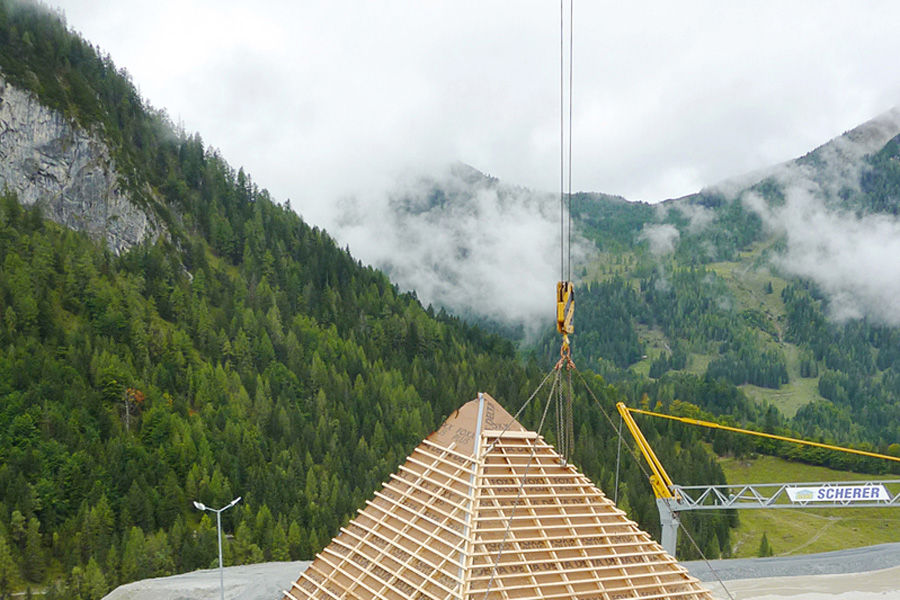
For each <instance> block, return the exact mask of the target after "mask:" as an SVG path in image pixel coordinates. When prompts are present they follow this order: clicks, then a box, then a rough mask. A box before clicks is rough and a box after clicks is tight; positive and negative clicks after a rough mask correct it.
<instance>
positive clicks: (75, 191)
mask: <svg viewBox="0 0 900 600" xmlns="http://www.w3.org/2000/svg"><path fill="white" fill-rule="evenodd" d="M3 189H8V190H10V191H13V192H15V193H16V194H17V195H18V198H19V202H21V203H22V204H24V205H26V206H32V205H34V204H35V203H40V205H41V207H42V208H43V210H44V215H45V216H46V217H47V218H50V219H52V220H53V221H55V222H57V223H59V224H61V225H64V226H66V227H69V228H71V229H75V230H79V231H86V232H88V233H89V234H90V235H91V236H92V237H94V238H95V239H98V240H105V241H106V244H107V245H108V247H109V248H110V249H111V250H112V251H113V252H116V253H120V252H122V251H124V250H127V249H128V248H130V247H131V246H133V245H135V244H138V243H140V242H142V241H143V240H145V239H148V238H149V239H155V238H157V237H158V236H159V233H160V231H161V227H160V225H159V224H158V223H157V221H156V219H155V218H154V217H153V216H152V215H149V214H148V213H147V212H146V211H144V210H143V209H142V208H141V207H139V206H137V205H135V204H134V203H133V202H132V201H131V199H130V197H129V194H128V193H127V191H126V190H124V189H123V186H122V179H121V177H120V175H119V173H118V172H117V171H116V166H115V161H114V160H113V158H112V156H111V153H110V149H109V147H108V146H107V144H106V143H105V142H104V140H103V139H102V137H101V136H100V135H98V134H96V133H91V132H88V131H85V130H83V129H81V128H78V127H76V126H73V125H72V123H71V122H70V121H69V120H68V119H67V118H66V117H65V116H64V115H62V114H60V113H59V112H57V111H54V110H51V109H49V108H47V107H46V106H44V105H43V104H41V103H40V102H39V101H38V100H37V98H35V97H34V95H33V94H31V93H30V92H26V91H23V90H21V89H18V88H16V87H14V86H13V85H11V84H10V83H8V82H7V81H6V80H5V79H4V78H3V77H2V75H0V191H2V190H3Z"/></svg>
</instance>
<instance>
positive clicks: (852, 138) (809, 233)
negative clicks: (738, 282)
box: [723, 109, 900, 326]
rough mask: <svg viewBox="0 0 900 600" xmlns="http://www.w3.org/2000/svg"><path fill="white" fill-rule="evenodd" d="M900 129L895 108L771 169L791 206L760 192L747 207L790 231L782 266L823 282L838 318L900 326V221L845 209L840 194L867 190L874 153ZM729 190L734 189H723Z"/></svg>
mask: <svg viewBox="0 0 900 600" xmlns="http://www.w3.org/2000/svg"><path fill="white" fill-rule="evenodd" d="M898 134H900V110H896V109H895V110H893V111H890V112H888V113H886V114H884V115H882V116H880V117H879V118H877V119H875V120H874V121H872V122H869V123H867V124H865V125H863V126H860V127H859V128H857V129H855V130H853V131H851V132H848V133H847V134H846V135H844V136H842V137H841V138H838V139H836V140H834V141H833V142H831V143H829V144H826V145H825V146H823V147H821V148H819V149H818V150H816V151H815V152H814V156H813V157H812V158H813V160H805V161H793V162H791V163H786V164H783V165H780V166H779V167H777V168H774V169H772V170H769V172H768V173H766V175H768V176H769V177H772V178H773V179H774V180H775V181H777V182H778V183H779V184H781V186H782V187H783V190H784V203H783V204H777V203H776V204H768V203H767V202H766V201H765V200H763V199H762V198H761V197H759V196H758V195H756V194H754V193H746V194H744V195H743V202H744V205H745V206H746V207H747V208H749V209H750V210H753V211H755V212H756V213H758V214H759V215H760V216H761V217H762V218H763V221H764V223H765V224H766V226H767V227H768V228H769V229H770V230H773V231H774V232H776V233H778V234H781V235H783V236H784V240H785V243H786V249H785V251H784V252H783V253H782V254H781V255H779V256H776V257H775V258H774V259H773V261H774V264H775V265H776V266H777V267H778V268H780V269H781V270H782V271H784V272H785V273H786V274H788V275H793V276H797V277H804V278H808V279H810V280H812V281H813V282H815V283H816V284H817V285H818V286H819V287H820V288H821V289H822V290H823V291H824V292H825V294H826V295H827V296H828V299H829V314H830V317H831V318H833V319H835V320H837V321H839V322H841V321H846V320H851V319H861V318H868V319H869V320H871V321H873V322H875V323H881V324H885V325H891V326H900V219H898V218H897V217H896V216H894V215H889V214H879V213H870V212H864V211H853V210H849V209H847V208H846V207H842V206H841V205H840V203H839V201H838V194H840V193H842V192H844V191H846V190H852V191H859V188H860V178H861V176H862V174H863V173H864V172H865V171H866V169H867V168H869V167H868V165H867V163H866V162H865V161H864V160H863V159H864V157H865V156H866V155H867V154H871V153H872V152H875V151H877V150H880V149H881V148H882V147H883V146H884V144H885V143H886V142H887V141H889V140H890V139H891V138H893V137H894V136H896V135H898ZM723 189H727V187H726V188H723Z"/></svg>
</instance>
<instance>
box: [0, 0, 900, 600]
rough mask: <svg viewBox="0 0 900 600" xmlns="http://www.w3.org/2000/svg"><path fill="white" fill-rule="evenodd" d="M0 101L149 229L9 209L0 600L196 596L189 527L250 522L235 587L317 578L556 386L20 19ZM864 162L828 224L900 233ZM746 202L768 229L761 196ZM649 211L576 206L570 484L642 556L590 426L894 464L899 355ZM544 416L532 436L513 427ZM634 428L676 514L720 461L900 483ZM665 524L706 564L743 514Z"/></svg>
mask: <svg viewBox="0 0 900 600" xmlns="http://www.w3.org/2000/svg"><path fill="white" fill-rule="evenodd" d="M0 76H2V78H3V79H4V80H5V81H6V82H7V83H9V84H10V85H13V86H15V87H17V88H19V89H21V90H26V91H28V92H30V93H31V94H33V95H34V97H35V98H37V99H38V100H39V101H40V102H41V103H42V104H44V105H46V106H47V107H49V108H51V109H53V110H55V111H58V112H59V113H60V114H62V115H64V117H65V118H66V120H67V121H68V122H69V123H70V124H71V125H72V126H74V127H77V128H80V129H81V130H84V131H89V132H91V133H93V134H95V135H97V136H99V137H100V138H101V139H102V140H103V141H104V142H105V143H106V145H107V146H108V147H109V148H110V152H111V156H112V157H113V161H114V163H115V168H116V170H117V171H118V173H119V176H120V181H119V183H120V184H121V187H122V188H123V189H126V190H128V193H129V197H130V199H131V200H132V202H133V203H134V204H135V205H137V206H139V207H141V209H142V210H144V211H146V212H147V213H148V214H149V215H150V216H151V217H152V220H153V221H154V222H155V223H158V224H159V232H158V233H159V235H158V236H157V237H155V238H154V239H152V240H147V241H145V242H143V243H142V244H139V245H137V246H134V247H132V248H130V249H129V250H127V251H125V252H123V253H121V254H116V253H114V252H112V251H110V250H109V249H108V248H107V247H106V245H105V241H104V240H102V239H92V238H91V237H89V236H88V235H87V234H85V233H80V232H77V231H73V230H70V229H66V228H64V227H62V226H60V225H58V224H56V223H54V222H52V221H51V220H49V219H47V218H45V207H44V206H43V205H42V204H41V202H38V203H37V204H35V205H34V206H30V207H25V206H23V205H22V204H21V203H20V202H19V199H18V198H17V197H16V196H15V194H14V193H12V192H10V191H9V190H5V191H4V190H0V598H3V597H7V596H8V595H9V594H10V593H12V592H15V591H22V592H25V591H26V590H33V591H35V592H38V591H40V592H44V593H45V597H46V598H51V599H53V598H81V599H83V600H88V599H92V600H93V599H97V598H101V597H102V596H103V595H104V594H106V593H107V592H108V591H110V590H111V589H112V588H113V587H114V586H116V585H119V584H121V583H125V582H128V581H133V580H137V579H142V578H147V577H153V576H160V575H167V574H173V573H179V572H185V571H190V570H194V569H198V568H208V567H210V566H213V565H214V564H216V557H217V547H216V527H215V522H214V520H212V519H210V516H209V513H205V512H200V511H198V510H196V509H195V508H194V507H193V505H192V502H193V501H199V502H202V503H204V504H206V505H208V506H212V507H219V506H223V505H225V504H227V503H229V502H230V501H231V500H232V499H233V498H235V497H237V496H241V497H242V500H241V502H240V503H239V504H237V505H236V506H235V507H234V508H233V509H231V510H229V511H227V512H225V513H224V514H223V525H224V530H225V532H226V534H227V538H226V542H225V548H224V551H225V562H226V564H228V565H235V564H244V563H252V562H259V561H268V560H290V559H293V560H296V559H308V558H311V557H312V556H313V555H314V554H315V553H316V552H317V551H318V550H320V549H321V548H322V547H323V546H324V545H325V544H327V543H328V541H329V540H330V539H331V538H332V536H334V535H335V534H336V533H337V531H338V529H339V527H341V526H342V525H344V524H346V523H347V522H348V521H349V519H351V518H353V516H354V515H355V513H356V510H357V509H358V508H360V507H361V506H363V504H364V502H365V500H366V499H368V498H370V497H371V496H372V494H373V493H374V491H376V490H377V489H378V488H379V486H380V484H381V482H383V481H385V480H386V479H387V478H388V477H389V476H390V474H391V473H393V472H394V471H395V470H396V468H397V466H398V465H399V464H400V463H401V462H402V461H403V460H404V459H405V457H406V456H407V454H408V453H409V452H410V451H411V450H412V449H413V448H414V447H415V446H416V445H417V444H418V443H419V442H420V441H421V440H422V438H423V437H425V436H426V435H428V434H429V433H430V432H432V431H433V430H434V429H435V428H436V427H437V426H438V425H440V423H441V422H442V421H443V420H444V419H445V418H446V417H447V416H448V415H450V414H451V413H452V412H453V411H455V410H456V409H457V408H459V406H461V405H462V404H463V403H465V402H467V401H468V400H470V399H472V398H473V397H475V395H476V394H477V392H479V391H486V392H488V393H490V394H491V395H492V396H494V397H495V398H497V399H498V400H499V401H500V402H501V403H502V404H503V405H504V406H506V407H507V409H508V410H510V412H511V413H515V412H516V411H517V409H518V408H519V407H520V406H522V404H523V403H524V402H525V401H526V399H528V398H529V397H530V396H531V395H532V392H534V391H535V389H536V388H537V386H538V385H539V384H540V382H541V381H542V380H543V379H544V377H545V375H546V374H547V372H548V371H549V370H550V368H551V367H552V365H553V363H554V362H555V360H556V359H557V358H558V356H559V354H558V351H559V338H558V335H557V334H556V333H555V332H553V331H549V332H547V334H546V335H543V336H541V337H539V339H538V340H537V341H529V342H527V343H526V342H524V341H522V340H512V339H510V336H513V337H514V336H515V335H522V331H524V330H523V328H522V327H521V326H517V325H510V326H508V327H505V326H504V327H501V326H496V327H494V329H495V330H497V331H505V332H506V333H507V334H508V336H507V337H504V336H502V335H497V334H495V333H491V332H489V331H487V330H486V329H485V328H483V327H479V326H476V325H472V324H471V323H469V322H466V321H464V320H462V319H460V318H458V317H456V316H454V315H452V314H449V313H448V312H446V311H445V310H443V309H440V308H438V309H435V308H433V307H432V306H423V305H422V304H421V303H420V302H419V300H418V299H417V297H416V295H415V294H414V293H405V292H402V291H400V290H399V289H398V287H397V286H395V285H393V284H392V283H391V281H390V280H389V279H388V277H387V276H386V275H385V274H384V273H382V272H380V271H378V270H376V269H374V268H372V267H369V266H365V265H363V264H361V263H360V262H359V261H358V260H356V259H355V258H354V257H353V256H351V254H350V253H349V251H348V250H346V249H341V248H340V247H339V246H338V245H337V244H336V243H335V241H334V240H333V239H332V238H331V237H330V236H329V234H328V233H327V232H325V231H323V230H321V229H319V228H317V227H314V226H311V225H310V224H307V223H305V222H304V221H303V220H302V219H301V218H300V217H299V216H298V215H297V214H296V213H295V212H294V211H293V210H292V209H291V206H290V202H289V201H284V202H283V203H281V202H279V201H278V199H275V198H272V197H271V196H270V194H269V193H268V192H267V191H266V190H265V189H264V188H262V187H260V186H259V185H258V184H257V183H256V182H254V180H253V179H252V177H251V176H250V174H248V173H246V172H245V171H244V170H243V169H242V168H235V167H233V166H232V165H230V164H229V163H228V162H227V157H223V156H222V155H221V154H220V153H219V152H218V151H217V150H215V149H214V148H211V147H209V146H208V145H207V144H205V143H204V141H203V139H202V138H201V135H200V134H199V133H187V132H184V131H182V130H180V129H179V128H178V127H175V126H174V125H173V124H172V122H171V121H170V119H169V118H168V116H167V114H166V112H165V111H164V110H159V109H156V108H154V107H152V106H150V105H149V104H148V103H147V102H146V101H145V100H144V99H143V98H141V96H140V94H139V93H138V91H137V84H136V83H135V82H133V81H132V80H131V78H130V76H129V74H128V73H127V72H125V71H124V70H122V69H119V68H117V67H116V65H115V63H114V61H113V58H112V57H110V56H109V55H107V54H104V53H103V52H102V51H101V50H100V49H98V48H96V47H94V46H92V44H91V43H90V42H89V41H87V40H84V39H82V38H81V37H80V36H79V35H78V34H77V33H74V32H73V31H72V30H71V29H70V28H69V27H68V26H67V24H66V23H65V20H64V18H63V17H62V16H61V15H60V14H56V13H54V12H53V11H51V10H49V9H47V8H46V7H44V6H42V5H40V4H38V3H36V2H35V1H34V0H0ZM823 160H824V159H823V158H822V156H820V154H819V153H817V152H815V151H814V152H812V153H810V154H809V155H807V156H806V157H803V158H802V159H799V160H798V161H797V162H798V164H800V163H802V164H803V165H804V166H806V167H809V168H810V169H813V168H815V167H816V165H818V164H820V163H822V162H823ZM864 160H865V161H866V162H865V165H864V167H865V168H861V169H860V171H861V173H862V176H861V179H860V181H859V185H858V186H850V187H848V188H847V189H845V190H841V192H840V194H839V195H838V197H836V198H832V199H830V200H829V201H830V202H832V203H834V204H835V205H837V206H839V207H840V208H841V209H842V210H846V211H848V214H849V213H853V214H881V215H885V216H887V215H896V214H897V206H898V204H900V200H898V199H900V195H898V190H900V167H898V165H900V137H898V138H894V139H893V140H891V141H890V142H889V143H888V144H887V145H886V146H884V148H883V149H882V150H880V151H879V152H877V153H875V154H873V155H871V156H868V157H866V158H865V159H864ZM476 179H477V178H476ZM742 193H746V194H754V195H755V197H757V198H762V199H764V200H765V201H766V202H769V203H770V204H771V205H774V206H777V205H778V204H779V203H783V202H785V191H784V189H783V188H782V187H780V184H779V183H778V182H777V181H776V180H774V179H764V180H762V181H760V182H758V183H756V184H754V185H753V186H752V187H751V188H749V189H748V190H745V191H744V192H742ZM321 201H325V199H322V200H321ZM663 204H664V206H662V207H654V206H650V205H648V204H643V203H630V202H626V201H625V200H624V199H622V198H617V197H612V196H605V195H601V194H576V195H575V196H573V197H572V216H573V222H574V223H575V226H576V228H577V230H578V232H579V233H580V234H581V235H582V236H583V237H584V239H585V240H587V241H588V242H590V243H592V244H593V246H594V248H593V250H595V251H596V253H597V254H598V255H599V256H600V258H599V259H597V260H596V261H594V262H593V263H591V264H587V265H585V266H584V267H583V270H582V272H581V277H580V278H579V281H578V288H577V293H576V295H577V306H578V310H577V319H576V334H575V336H574V341H573V358H574V360H575V363H576V364H577V365H578V366H579V368H580V369H582V371H581V372H580V373H579V374H578V375H577V376H576V377H575V380H576V381H578V382H580V381H582V378H581V376H583V378H584V385H586V386H587V387H588V388H589V393H587V392H588V390H582V393H579V394H577V395H576V397H575V405H574V412H575V436H576V445H575V454H574V462H575V464H576V465H577V466H578V467H579V468H580V469H581V470H582V471H583V472H584V473H585V474H586V475H587V476H589V477H590V478H591V479H592V480H593V481H594V482H595V483H597V484H598V485H599V486H600V487H601V489H603V490H604V491H605V492H606V493H607V495H609V496H613V494H614V493H615V492H614V490H618V503H619V506H620V507H621V508H623V509H624V510H626V511H627V512H628V514H629V516H630V517H631V518H633V519H634V520H635V521H637V522H638V524H639V525H640V526H641V527H643V528H644V529H646V530H647V531H649V532H650V533H651V535H653V536H657V535H658V532H659V522H658V513H657V508H656V504H655V500H654V497H653V494H652V491H651V489H650V486H649V483H648V481H647V473H646V472H645V470H643V469H642V468H641V466H640V465H639V464H638V462H636V461H635V460H634V458H633V457H632V455H631V453H629V452H627V451H626V452H623V458H622V463H621V473H620V475H619V478H618V480H617V479H616V473H617V464H616V456H617V446H618V437H617V432H616V427H617V423H618V418H616V420H615V421H614V422H610V420H608V419H607V418H606V417H605V416H604V414H603V412H604V411H605V412H606V413H608V414H613V413H614V408H613V406H614V404H615V402H618V401H627V402H629V403H630V404H632V405H640V406H642V407H644V408H648V409H654V410H659V411H663V412H669V413H673V414H678V415H683V416H689V417H693V418H702V419H706V420H717V421H720V422H722V423H726V424H729V425H737V426H741V427H747V428H750V429H757V430H761V431H767V432H771V433H777V434H781V435H787V436H792V437H805V438H808V439H813V440H816V441H824V442H831V443H838V444H842V445H849V446H854V447H858V448H862V449H866V450H875V451H879V452H884V453H888V454H891V455H894V456H900V425H898V422H900V420H898V417H900V328H898V327H894V326H890V325H889V324H884V323H878V322H874V321H870V320H867V319H865V318H860V319H856V320H845V321H838V320H835V319H832V318H830V316H829V315H830V305H829V302H830V299H829V296H828V295H827V294H826V293H824V292H823V291H822V290H821V289H819V288H818V287H817V286H816V285H815V283H813V282H811V281H808V280H804V279H801V278H797V277H792V276H790V275H789V274H785V273H783V272H779V271H778V269H777V268H775V267H773V263H772V262H771V261H770V260H769V259H770V258H771V257H772V256H775V255H777V254H778V253H779V252H780V251H782V250H783V249H784V240H779V239H775V238H771V237H769V236H770V235H771V233H770V232H768V231H767V230H766V228H765V226H764V223H763V221H762V219H761V217H760V215H759V214H758V213H756V212H753V211H752V210H749V209H748V208H747V205H746V204H745V203H742V202H740V201H732V200H727V199H726V198H724V197H723V196H721V195H718V194H717V193H715V192H711V191H705V192H701V193H699V194H696V195H694V196H691V197H687V198H684V199H679V200H676V201H667V202H666V203H663ZM698 215H699V216H698ZM695 219H700V220H701V221H703V222H704V223H705V225H704V226H703V227H695ZM697 222H700V221H697ZM652 227H664V228H667V229H666V230H665V232H664V233H666V235H669V236H670V238H669V239H670V240H677V243H674V242H673V243H672V247H671V249H670V250H671V251H670V252H669V253H668V254H665V255H660V254H659V253H656V252H654V251H653V250H652V248H651V247H650V241H649V239H648V235H649V234H647V231H648V229H652ZM741 261H743V262H741ZM735 265H738V266H737V267H736V266H735ZM738 267H740V269H742V270H743V271H742V272H743V273H745V274H746V273H751V272H752V273H754V274H756V275H755V277H756V278H755V279H752V278H751V279H752V285H753V286H755V287H753V289H749V288H748V286H749V285H750V284H746V283H745V282H738V283H739V285H738V284H736V283H735V281H737V279H736V278H735V276H734V272H735V270H737V269H738ZM589 271H590V272H589ZM759 273H765V275H764V276H763V275H759ZM773 281H774V285H773ZM741 286H743V287H741ZM547 296H548V298H550V299H551V300H552V297H553V290H548V294H547ZM552 308H553V307H552V301H551V303H550V305H548V316H549V314H550V313H552ZM473 318H475V319H477V318H478V316H477V315H475V316H474V317H473ZM517 332H518V333H517ZM798 381H800V382H801V384H803V385H802V386H800V387H802V388H803V389H804V390H805V392H806V393H807V394H808V397H807V399H806V400H807V401H805V402H803V403H802V405H801V406H799V407H797V408H796V409H795V411H794V412H793V413H792V414H791V416H790V417H788V416H786V414H787V413H783V412H782V411H781V410H780V409H779V407H777V406H775V405H774V404H773V403H770V402H768V401H767V400H766V398H770V397H775V396H774V394H777V392H778V391H779V390H783V389H785V388H788V387H790V386H796V385H797V382H798ZM792 389H793V388H792ZM750 391H755V393H756V396H752V395H751V394H750ZM766 394H770V395H769V396H767V395H766ZM594 397H596V399H597V401H598V403H599V406H598V403H595V401H594ZM760 398H762V399H760ZM545 401H546V397H541V396H537V397H536V398H535V400H534V401H533V402H532V403H531V404H530V405H529V407H528V409H527V410H526V411H525V412H524V413H523V416H522V418H521V420H522V422H523V424H524V425H525V426H526V427H529V428H531V429H536V428H537V427H538V424H539V423H540V421H541V415H542V413H543V404H542V403H543V402H545ZM640 425H641V427H642V429H643V430H644V432H645V434H646V435H647V437H648V439H649V441H650V443H651V445H652V446H653V448H654V449H655V451H656V453H657V454H658V455H659V456H660V457H662V460H663V462H664V463H665V465H666V467H667V468H668V469H669V472H670V475H671V476H672V478H673V479H674V480H675V481H676V482H678V483H680V484H684V485H692V484H701V483H706V484H715V483H724V482H725V481H724V475H723V473H722V470H721V468H720V467H719V466H718V464H717V462H716V457H717V456H736V457H745V456H751V455H754V454H758V453H762V454H769V455H775V456H780V457H783V458H788V459H791V460H797V461H803V462H806V463H810V464H816V465H825V466H830V467H834V468H838V469H844V470H855V471H860V472H866V473H876V474H881V473H896V472H898V469H897V468H896V466H893V465H891V464H886V463H884V462H879V461H877V460H874V459H870V458H860V457H854V456H850V455H847V454H840V453H836V452H832V451H824V450H821V449H810V448H804V447H800V446H797V445H795V444H789V443H785V442H773V441H769V440H763V441H760V440H758V439H756V438H747V437H739V436H736V435H734V434H731V433H726V432H721V431H716V432H711V431H709V430H702V429H696V428H693V429H692V428H688V427H686V426H683V425H680V424H677V423H672V422H669V421H659V420H657V421H654V420H641V423H640ZM542 433H543V434H544V435H545V437H546V438H547V440H548V441H549V442H550V443H554V442H555V433H554V432H553V431H544V432H542ZM682 523H683V524H684V526H685V527H686V528H687V529H688V530H689V532H690V533H691V536H690V537H692V538H693V540H695V541H696V542H697V545H696V546H694V545H693V544H691V542H690V537H689V536H681V538H680V539H679V547H678V557H679V559H691V558H697V557H699V556H700V553H701V552H702V553H703V554H704V555H705V556H706V557H708V558H716V557H719V556H728V555H729V554H730V553H731V531H732V530H733V528H734V527H736V526H737V514H736V513H723V514H712V513H707V514H705V515H704V516H703V517H702V518H694V517H693V516H692V515H683V517H682Z"/></svg>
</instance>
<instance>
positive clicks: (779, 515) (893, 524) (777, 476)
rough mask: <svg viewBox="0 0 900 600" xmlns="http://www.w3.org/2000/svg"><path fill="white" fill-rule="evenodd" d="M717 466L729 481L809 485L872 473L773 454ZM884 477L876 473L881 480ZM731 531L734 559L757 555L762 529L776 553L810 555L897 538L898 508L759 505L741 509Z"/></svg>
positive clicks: (899, 535)
mask: <svg viewBox="0 0 900 600" xmlns="http://www.w3.org/2000/svg"><path fill="white" fill-rule="evenodd" d="M719 464H721V465H722V469H723V470H724V471H725V477H726V479H727V480H728V483H730V484H736V483H789V482H798V483H811V482H818V481H864V480H873V476H871V475H863V474H860V473H850V472H846V471H835V470H832V469H827V468H824V467H815V466H810V465H804V464H801V463H797V462H793V461H787V460H783V459H780V458H775V457H771V456H761V457H756V458H749V459H734V458H726V459H722V460H721V461H720V462H719ZM883 478H884V477H874V479H876V480H877V479H883ZM739 515H740V526H739V527H738V528H737V530H736V531H735V533H734V546H733V548H734V556H735V557H736V558H745V557H754V556H757V552H758V550H759V545H760V541H761V539H762V535H763V533H765V534H766V537H767V538H768V541H769V544H770V546H771V548H772V550H773V553H774V555H775V556H789V555H793V554H813V553H816V552H829V551H831V550H841V549H844V548H857V547H861V546H870V545H874V544H882V543H887V542H900V509H898V508H840V509H823V508H819V509H807V508H799V509H763V510H742V511H739Z"/></svg>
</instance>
